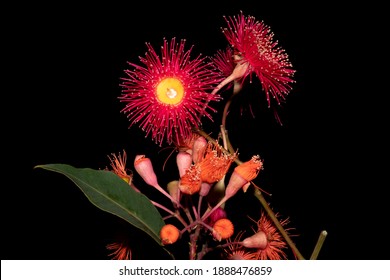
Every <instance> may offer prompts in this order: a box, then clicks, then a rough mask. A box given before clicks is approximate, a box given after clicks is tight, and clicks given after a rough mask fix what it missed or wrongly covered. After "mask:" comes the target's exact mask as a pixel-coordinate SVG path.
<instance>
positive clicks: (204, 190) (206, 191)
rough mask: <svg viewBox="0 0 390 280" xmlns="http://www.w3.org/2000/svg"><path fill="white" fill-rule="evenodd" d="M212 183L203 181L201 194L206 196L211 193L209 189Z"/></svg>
mask: <svg viewBox="0 0 390 280" xmlns="http://www.w3.org/2000/svg"><path fill="white" fill-rule="evenodd" d="M211 186H212V185H211V184H209V183H206V182H202V184H201V185H200V191H199V195H201V196H206V195H208V194H209V191H210V189H211Z"/></svg>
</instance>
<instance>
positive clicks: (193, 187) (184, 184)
mask: <svg viewBox="0 0 390 280" xmlns="http://www.w3.org/2000/svg"><path fill="white" fill-rule="evenodd" d="M201 184H202V182H201V180H200V168H199V167H198V166H196V165H191V166H190V168H188V169H187V171H186V173H185V174H184V175H183V176H182V177H181V178H180V181H179V189H180V191H181V192H182V193H185V194H194V193H197V192H199V190H200V187H201Z"/></svg>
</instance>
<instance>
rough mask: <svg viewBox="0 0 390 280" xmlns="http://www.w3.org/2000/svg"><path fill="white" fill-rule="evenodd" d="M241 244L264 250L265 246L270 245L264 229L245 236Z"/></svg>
mask: <svg viewBox="0 0 390 280" xmlns="http://www.w3.org/2000/svg"><path fill="white" fill-rule="evenodd" d="M241 245H242V246H244V247H246V248H256V249H260V250H264V249H265V248H267V245H268V239H267V235H266V234H265V232H264V231H259V232H256V233H255V234H254V235H252V236H250V237H247V238H245V239H244V240H243V241H242V243H241Z"/></svg>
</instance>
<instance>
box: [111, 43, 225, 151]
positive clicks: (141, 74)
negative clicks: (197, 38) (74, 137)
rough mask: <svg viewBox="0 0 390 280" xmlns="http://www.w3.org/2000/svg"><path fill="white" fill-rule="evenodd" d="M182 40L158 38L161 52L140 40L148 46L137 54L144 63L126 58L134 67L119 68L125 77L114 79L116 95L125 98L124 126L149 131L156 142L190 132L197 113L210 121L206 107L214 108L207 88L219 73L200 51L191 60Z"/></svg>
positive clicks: (178, 140) (177, 138) (173, 139)
mask: <svg viewBox="0 0 390 280" xmlns="http://www.w3.org/2000/svg"><path fill="white" fill-rule="evenodd" d="M185 42H186V40H184V39H182V40H181V41H180V43H177V42H176V39H175V38H173V39H172V40H171V41H170V42H168V41H167V40H166V39H165V38H164V40H163V46H162V47H161V56H160V55H158V54H157V53H156V51H155V50H154V49H153V47H152V45H151V44H150V43H146V46H147V49H148V51H147V52H146V54H145V57H140V61H141V62H142V63H143V64H144V66H140V65H137V64H134V63H131V62H128V64H129V65H130V66H132V67H134V70H129V69H128V70H125V71H124V72H125V73H126V74H127V77H126V78H122V83H121V84H120V85H121V87H122V88H123V90H122V95H121V96H120V97H119V99H120V100H121V102H125V103H126V105H125V107H124V108H123V109H122V110H121V112H123V113H125V114H127V117H128V119H129V121H130V126H132V125H134V124H135V123H140V127H141V129H142V130H144V131H145V132H146V136H148V135H149V134H151V137H152V139H153V140H154V141H155V142H156V143H158V144H159V145H160V146H161V145H162V143H163V141H164V140H166V141H167V142H168V143H169V144H171V143H172V142H176V143H181V142H182V141H181V139H183V138H184V139H185V138H188V137H189V136H191V134H192V128H193V127H194V128H198V127H199V124H200V123H201V117H202V116H207V117H208V118H209V119H211V120H212V117H211V115H210V113H208V112H206V110H211V111H212V112H215V110H214V109H213V108H211V107H210V106H209V102H210V101H219V100H220V97H219V96H218V95H216V94H212V95H211V94H210V93H208V91H209V90H212V89H213V88H214V87H215V85H217V84H218V83H219V82H220V81H221V79H222V77H221V76H220V74H219V73H218V72H217V71H214V69H213V68H212V67H211V66H212V63H206V57H203V56H202V55H201V54H200V55H198V56H197V57H196V58H195V59H191V58H190V54H191V51H192V48H193V47H191V48H189V49H188V50H186V49H185Z"/></svg>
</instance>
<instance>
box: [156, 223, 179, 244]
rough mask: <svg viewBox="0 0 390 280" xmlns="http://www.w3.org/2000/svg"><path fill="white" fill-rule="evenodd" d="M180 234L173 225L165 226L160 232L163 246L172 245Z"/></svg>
mask: <svg viewBox="0 0 390 280" xmlns="http://www.w3.org/2000/svg"><path fill="white" fill-rule="evenodd" d="M179 235H180V232H179V230H178V229H177V227H175V226H174V225H171V224H166V225H164V226H163V227H162V228H161V230H160V238H161V242H162V244H163V245H167V244H173V243H175V242H176V241H177V239H178V238H179Z"/></svg>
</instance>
